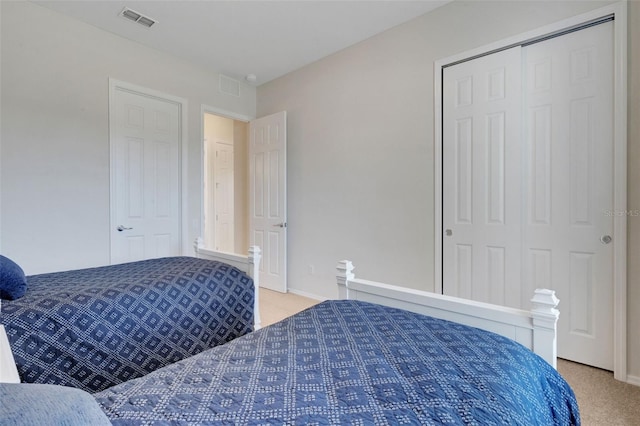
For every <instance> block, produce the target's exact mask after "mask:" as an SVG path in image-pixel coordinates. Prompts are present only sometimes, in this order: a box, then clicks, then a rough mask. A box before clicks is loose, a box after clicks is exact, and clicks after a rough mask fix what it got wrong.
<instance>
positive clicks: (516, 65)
mask: <svg viewBox="0 0 640 426" xmlns="http://www.w3.org/2000/svg"><path fill="white" fill-rule="evenodd" d="M520 68H521V56H520V47H516V48H513V49H509V50H506V51H503V52H499V53H496V54H493V55H488V56H484V57H482V58H478V59H476V60H473V61H468V62H464V63H461V64H458V65H455V66H452V67H449V68H446V69H445V78H444V88H443V93H444V99H443V116H444V117H445V120H446V121H445V125H444V127H443V137H444V140H445V143H444V144H443V147H442V155H443V164H444V165H445V167H443V188H442V192H443V194H444V196H443V212H444V214H443V228H444V235H443V240H442V241H443V259H444V260H445V262H444V264H443V277H444V285H443V289H444V292H445V294H450V295H456V296H458V297H464V298H468V299H474V300H479V301H483V302H490V303H496V304H505V305H510V306H514V305H517V304H519V301H520V288H519V286H517V285H516V286H513V285H508V283H514V282H518V281H519V277H520V270H521V268H520V252H521V249H520V216H521V213H520V209H521V199H520V198H521V195H520V194H521V192H522V191H521V184H520V179H513V178H511V177H512V176H514V175H519V174H520V162H521V160H520V159H521V157H522V154H521V144H520V143H519V140H520V131H521V123H520V117H521V114H520V105H521V103H522V97H521V90H520V87H521V78H520V77H521V72H520Z"/></svg>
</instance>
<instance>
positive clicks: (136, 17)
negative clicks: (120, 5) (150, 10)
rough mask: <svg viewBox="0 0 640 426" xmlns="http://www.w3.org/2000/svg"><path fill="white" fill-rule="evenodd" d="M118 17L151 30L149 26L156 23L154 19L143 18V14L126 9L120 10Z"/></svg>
mask: <svg viewBox="0 0 640 426" xmlns="http://www.w3.org/2000/svg"><path fill="white" fill-rule="evenodd" d="M120 16H122V17H123V18H126V19H128V20H130V21H133V22H137V23H138V24H140V25H142V26H144V27H147V28H151V26H152V25H153V24H155V23H156V22H157V21H156V20H155V19H152V18H149V17H148V16H144V15H143V14H141V13H139V12H136V11H135V10H132V9H129V8H128V7H125V8H124V9H122V12H120Z"/></svg>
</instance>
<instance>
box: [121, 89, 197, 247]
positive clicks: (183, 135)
mask: <svg viewBox="0 0 640 426" xmlns="http://www.w3.org/2000/svg"><path fill="white" fill-rule="evenodd" d="M118 89H120V90H124V91H127V92H131V93H134V94H136V95H141V96H147V97H150V98H155V99H159V100H162V101H167V102H173V103H175V104H178V106H179V108H180V128H181V129H180V131H179V132H178V134H179V135H180V142H179V146H180V149H179V154H178V155H179V156H180V159H179V160H178V168H179V171H178V176H179V177H180V183H179V185H178V188H179V192H180V193H179V194H178V200H180V213H179V214H180V223H181V225H180V236H179V238H180V245H181V246H182V254H185V253H188V252H189V250H190V247H191V244H189V242H188V241H187V240H186V237H187V235H189V232H188V230H189V227H188V222H187V217H188V216H187V203H186V194H187V193H188V191H187V181H188V179H187V144H186V141H187V140H188V138H187V116H188V115H187V100H186V99H184V98H179V97H177V96H173V95H169V94H166V93H164V92H160V91H158V90H154V89H149V88H147V87H143V86H138V85H136V84H132V83H127V82H124V81H120V80H116V79H113V78H109V188H110V189H109V196H110V202H109V215H110V216H109V247H110V248H109V256H110V259H111V246H112V241H111V230H112V229H113V228H115V227H116V226H117V223H116V209H115V204H114V203H113V200H115V173H114V171H113V165H114V164H115V144H114V143H113V140H112V135H114V134H115V125H116V120H115V119H113V117H114V116H115V115H114V114H115V111H114V95H115V91H116V90H118Z"/></svg>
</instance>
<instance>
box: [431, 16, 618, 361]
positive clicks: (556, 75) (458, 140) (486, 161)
mask: <svg viewBox="0 0 640 426" xmlns="http://www.w3.org/2000/svg"><path fill="white" fill-rule="evenodd" d="M509 52H513V55H512V59H506V57H507V56H509V55H510V53H509ZM501 58H503V59H504V61H503V62H504V64H505V65H504V66H503V65H500V62H501ZM494 61H497V62H494ZM503 69H504V81H505V85H504V92H501V91H498V93H500V94H501V95H502V94H503V93H504V98H502V97H493V98H492V97H491V96H490V94H491V87H492V84H493V83H492V81H501V80H500V79H501V78H502V71H501V70H503ZM514 74H515V75H514ZM495 76H499V78H498V77H495ZM509 76H510V77H509ZM510 82H513V84H514V85H510ZM516 82H517V83H516ZM482 87H484V88H482ZM499 87H502V86H499ZM471 88H472V89H471ZM510 99H513V100H514V102H513V103H511V104H509V103H508V102H509V100H510ZM501 104H502V106H499V105H501ZM503 107H504V114H503V113H502V112H499V110H500V111H501V108H503ZM503 116H504V120H503V119H502V118H496V117H503ZM514 126H515V127H514ZM501 135H503V136H501ZM613 138H614V134H613V24H612V23H611V22H608V23H604V24H600V25H596V26H593V27H590V28H586V29H581V30H579V31H575V32H573V33H570V34H566V35H563V36H559V37H555V38H551V39H548V40H545V41H541V42H537V43H534V44H530V45H526V46H522V47H515V48H513V49H510V50H507V51H503V52H499V53H495V54H491V55H488V56H485V57H481V58H478V59H474V60H471V61H468V62H464V63H461V64H458V65H454V66H451V67H449V68H447V69H445V75H444V80H443V147H442V148H443V191H442V193H443V200H442V202H443V220H442V223H443V229H442V232H443V236H442V241H443V251H442V253H443V292H444V293H445V294H451V295H456V296H461V297H467V298H471V299H475V300H480V301H488V302H491V303H498V304H504V305H508V306H514V307H519V308H523V309H529V308H530V302H529V298H530V295H532V294H533V290H534V289H535V288H541V287H544V288H551V289H554V290H556V292H557V295H558V297H559V298H560V310H561V317H560V320H559V323H558V353H559V356H560V357H562V358H567V359H570V360H574V361H578V362H581V363H584V364H589V365H593V366H596V367H600V368H604V369H608V370H612V369H613V312H612V306H613V244H611V242H612V241H611V235H612V233H613V217H612V210H613Z"/></svg>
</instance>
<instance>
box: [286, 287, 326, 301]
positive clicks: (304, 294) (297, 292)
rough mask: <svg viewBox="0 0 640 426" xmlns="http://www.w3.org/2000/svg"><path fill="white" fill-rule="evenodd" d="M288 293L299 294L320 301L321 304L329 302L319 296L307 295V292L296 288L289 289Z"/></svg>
mask: <svg viewBox="0 0 640 426" xmlns="http://www.w3.org/2000/svg"><path fill="white" fill-rule="evenodd" d="M287 292H289V293H292V294H297V295H298V296H302V297H308V298H309V299H313V300H318V301H320V302H324V301H325V300H328V299H327V298H326V297H322V296H318V295H317V294H311V293H307V292H306V291H301V290H296V289H295V288H288V289H287Z"/></svg>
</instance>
